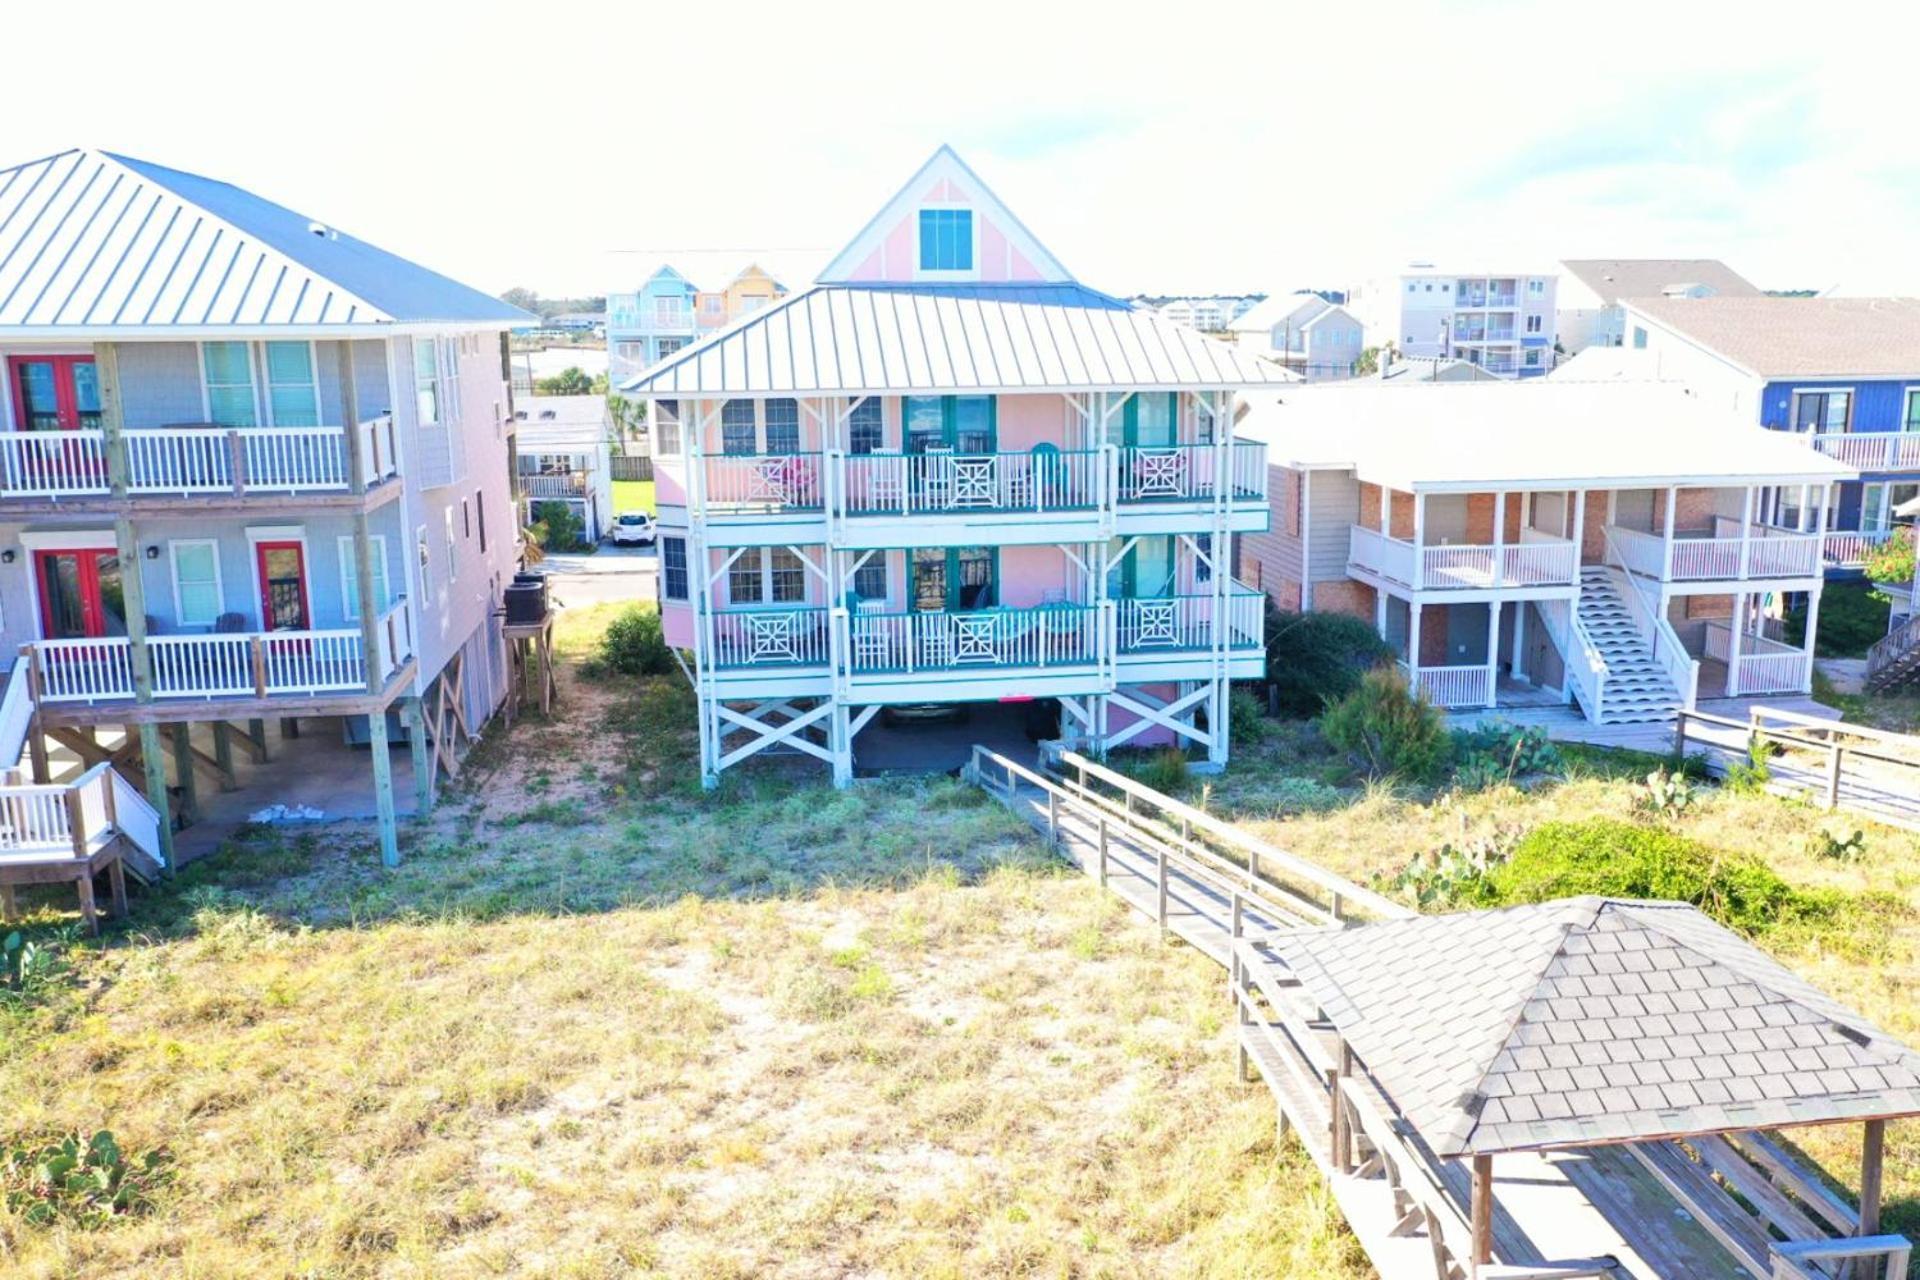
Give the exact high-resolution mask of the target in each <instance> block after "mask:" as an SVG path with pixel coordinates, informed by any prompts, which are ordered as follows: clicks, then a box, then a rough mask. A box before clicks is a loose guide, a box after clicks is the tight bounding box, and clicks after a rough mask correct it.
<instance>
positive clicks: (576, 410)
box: [514, 396, 608, 453]
mask: <svg viewBox="0 0 1920 1280" xmlns="http://www.w3.org/2000/svg"><path fill="white" fill-rule="evenodd" d="M514 408H515V410H516V412H515V413H514V419H515V426H514V435H515V436H517V437H518V438H519V441H520V452H521V453H569V452H580V451H582V450H590V449H594V448H597V447H598V446H600V445H603V444H606V443H607V426H608V423H607V401H606V397H604V396H520V397H518V398H516V399H515V401H514Z"/></svg>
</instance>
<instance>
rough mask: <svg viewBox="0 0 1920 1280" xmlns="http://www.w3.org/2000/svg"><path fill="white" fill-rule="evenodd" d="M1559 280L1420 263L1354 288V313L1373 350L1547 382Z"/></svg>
mask: <svg viewBox="0 0 1920 1280" xmlns="http://www.w3.org/2000/svg"><path fill="white" fill-rule="evenodd" d="M1557 283H1558V277H1557V275H1556V274H1555V273H1554V272H1553V271H1551V270H1521V271H1515V270H1506V271H1487V270H1482V269H1480V268H1477V267H1476V268H1474V269H1472V270H1453V269H1450V268H1441V267H1437V266H1435V265H1434V264H1432V263H1428V262H1416V263H1413V264H1412V265H1410V266H1409V267H1407V269H1406V270H1404V271H1402V272H1400V273H1398V274H1396V275H1390V276H1386V277H1384V278H1382V279H1378V280H1373V281H1370V282H1368V283H1367V284H1365V285H1363V286H1361V287H1360V288H1358V289H1355V290H1354V291H1353V293H1352V296H1350V297H1349V298H1348V300H1347V309H1348V310H1349V311H1351V312H1352V313H1353V314H1355V315H1357V316H1359V317H1360V319H1361V320H1362V322H1364V324H1365V326H1366V341H1367V343H1368V345H1370V346H1376V347H1384V346H1386V345H1387V344H1388V343H1392V344H1393V345H1394V346H1395V347H1396V348H1398V350H1399V352H1400V354H1401V355H1403V356H1407V357H1411V358H1416V359H1418V358H1429V357H1439V358H1443V359H1460V360H1466V361H1468V362H1469V363H1472V364H1476V365H1479V366H1480V367H1481V368H1483V369H1485V370H1487V371H1488V372H1489V373H1493V374H1496V375H1498V376H1500V377H1503V378H1543V377H1545V376H1546V375H1547V372H1548V370H1550V369H1552V368H1553V362H1554V340H1555V314H1554V308H1555V295H1556V287H1557Z"/></svg>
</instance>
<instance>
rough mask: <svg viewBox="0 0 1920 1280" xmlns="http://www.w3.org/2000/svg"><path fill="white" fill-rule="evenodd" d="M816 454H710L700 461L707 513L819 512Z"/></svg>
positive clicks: (818, 479) (820, 491)
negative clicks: (726, 511)
mask: <svg viewBox="0 0 1920 1280" xmlns="http://www.w3.org/2000/svg"><path fill="white" fill-rule="evenodd" d="M821 461H822V459H821V457H820V455H819V454H817V453H774V454H710V455H708V456H707V457H706V458H704V459H702V462H703V464H704V466H703V479H704V481H705V486H704V498H705V502H706V507H707V510H709V511H725V510H728V509H751V510H754V511H818V510H820V509H821V508H822V506H823V505H824V504H823V502H822V499H821V495H822V492H823V490H822V487H821Z"/></svg>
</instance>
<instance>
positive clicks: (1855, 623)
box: [1781, 579, 1892, 658]
mask: <svg viewBox="0 0 1920 1280" xmlns="http://www.w3.org/2000/svg"><path fill="white" fill-rule="evenodd" d="M1882 581H1885V579H1882ZM1891 609H1892V604H1891V602H1890V601H1889V600H1888V599H1887V598H1886V597H1885V596H1883V595H1881V594H1880V593H1879V592H1876V591H1875V590H1874V589H1873V584H1872V583H1871V582H1836V583H1833V584H1831V585H1830V586H1828V587H1827V588H1826V589H1825V590H1823V591H1822V592H1821V593H1820V635H1819V637H1818V639H1817V641H1816V642H1815V645H1814V652H1815V654H1816V655H1817V656H1819V657H1822V658H1864V657H1866V656H1867V650H1868V649H1871V648H1872V647H1873V642H1874V641H1876V640H1878V639H1880V637H1882V636H1884V635H1886V634H1887V619H1888V617H1889V614H1890V611H1891ZM1782 622H1783V627H1784V630H1783V631H1782V634H1781V638H1782V639H1784V640H1785V641H1786V642H1787V643H1788V644H1794V645H1798V644H1804V643H1806V637H1807V607H1806V605H1805V604H1801V605H1799V606H1798V607H1796V608H1794V609H1792V610H1790V611H1789V612H1788V613H1787V616H1786V617H1785V618H1784V619H1783V620H1782Z"/></svg>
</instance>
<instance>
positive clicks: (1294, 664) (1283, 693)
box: [1267, 602, 1393, 717]
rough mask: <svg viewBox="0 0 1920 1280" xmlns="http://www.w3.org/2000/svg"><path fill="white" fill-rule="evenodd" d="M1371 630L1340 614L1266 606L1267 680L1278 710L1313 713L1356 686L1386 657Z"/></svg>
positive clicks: (1390, 651)
mask: <svg viewBox="0 0 1920 1280" xmlns="http://www.w3.org/2000/svg"><path fill="white" fill-rule="evenodd" d="M1392 657H1393V649H1392V648H1391V647H1390V646H1389V645H1388V644H1387V642H1386V641H1385V640H1382V639H1381V638H1380V636H1379V635H1378V634H1377V633H1376V632H1375V631H1374V629H1373V628H1372V627H1371V626H1369V625H1368V624H1367V623H1365V622H1362V621H1361V620H1360V619H1358V618H1355V617H1351V616H1349V615H1347V614H1344V613H1288V612H1286V611H1284V610H1281V609H1276V608H1274V607H1273V605H1272V603H1271V602H1269V603H1268V605H1267V681H1268V683H1270V684H1271V685H1273V687H1274V690H1275V692H1276V694H1277V700H1278V702H1279V708H1280V713H1281V714H1282V715H1289V716H1303V717H1304V716H1313V715H1318V714H1319V713H1320V712H1321V711H1322V710H1323V709H1324V708H1325V707H1326V705H1327V704H1328V703H1329V702H1332V701H1335V700H1336V699H1339V698H1344V697H1346V696H1347V695H1348V694H1350V693H1352V692H1353V691H1354V690H1355V689H1357V688H1359V687H1360V677H1361V676H1363V675H1365V674H1366V673H1367V672H1368V671H1370V670H1371V669H1373V668H1374V667H1377V666H1379V665H1380V664H1381V663H1383V662H1386V661H1388V660H1390V659H1391V658H1392Z"/></svg>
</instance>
